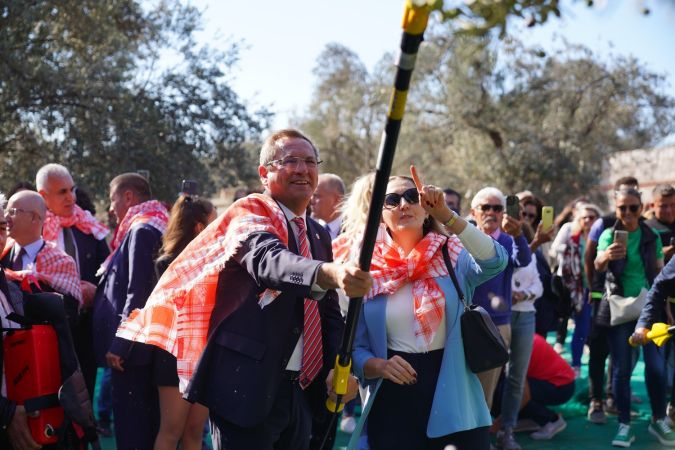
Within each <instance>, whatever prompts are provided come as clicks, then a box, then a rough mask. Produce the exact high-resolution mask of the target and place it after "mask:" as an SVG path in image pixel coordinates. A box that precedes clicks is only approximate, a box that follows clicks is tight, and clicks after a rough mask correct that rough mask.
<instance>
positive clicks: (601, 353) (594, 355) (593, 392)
mask: <svg viewBox="0 0 675 450" xmlns="http://www.w3.org/2000/svg"><path fill="white" fill-rule="evenodd" d="M608 329H609V328H608V327H603V326H601V325H597V324H593V325H592V326H591V332H590V334H589V335H588V348H589V350H590V355H589V359H588V391H589V397H590V398H591V399H592V400H602V398H603V392H604V378H605V361H606V360H607V357H608V356H609V341H608V340H607V332H608Z"/></svg>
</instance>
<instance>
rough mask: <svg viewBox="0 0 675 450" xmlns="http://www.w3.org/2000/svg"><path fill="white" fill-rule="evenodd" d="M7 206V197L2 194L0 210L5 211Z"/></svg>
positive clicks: (0, 194)
mask: <svg viewBox="0 0 675 450" xmlns="http://www.w3.org/2000/svg"><path fill="white" fill-rule="evenodd" d="M6 204H7V197H5V194H3V193H2V192H0V208H2V209H5V205H6ZM0 251H1V250H0Z"/></svg>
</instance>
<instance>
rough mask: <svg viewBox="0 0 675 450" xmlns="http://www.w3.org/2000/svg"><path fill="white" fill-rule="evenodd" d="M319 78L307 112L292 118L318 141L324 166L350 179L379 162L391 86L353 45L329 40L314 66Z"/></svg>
mask: <svg viewBox="0 0 675 450" xmlns="http://www.w3.org/2000/svg"><path fill="white" fill-rule="evenodd" d="M313 73H314V76H315V77H316V79H317V83H316V86H315V89H314V93H313V96H312V99H311V101H310V104H309V107H308V108H307V112H306V114H304V115H302V116H300V117H294V118H292V119H291V122H292V123H293V124H294V125H296V126H298V127H299V128H301V129H302V130H303V131H304V132H306V133H307V134H308V135H309V136H311V137H312V139H313V140H314V141H315V144H316V145H317V147H319V149H320V151H321V155H320V156H321V159H322V160H323V161H324V163H323V167H322V169H321V170H322V171H323V172H334V173H340V174H342V175H343V176H344V177H345V180H346V181H348V182H349V181H351V180H353V179H354V177H356V176H358V175H359V174H360V173H361V172H362V171H363V170H365V169H366V168H369V167H374V166H375V159H376V157H377V150H378V143H379V139H380V134H381V132H382V127H383V124H384V121H385V115H386V106H387V99H388V96H389V92H390V88H389V87H388V82H387V80H386V79H384V78H383V77H382V75H383V74H386V70H382V71H378V72H375V74H371V73H369V72H368V70H367V68H366V67H365V66H364V64H363V63H362V62H361V60H360V59H359V57H358V56H357V55H356V53H354V52H353V51H352V50H350V49H348V48H346V47H344V46H343V45H340V44H328V45H327V46H326V48H325V49H324V50H323V52H321V54H320V55H319V57H318V58H317V61H316V65H315V67H314V70H313Z"/></svg>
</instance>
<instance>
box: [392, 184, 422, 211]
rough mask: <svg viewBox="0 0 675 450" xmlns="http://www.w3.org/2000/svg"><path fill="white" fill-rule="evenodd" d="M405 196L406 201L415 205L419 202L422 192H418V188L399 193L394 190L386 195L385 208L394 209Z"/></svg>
mask: <svg viewBox="0 0 675 450" xmlns="http://www.w3.org/2000/svg"><path fill="white" fill-rule="evenodd" d="M402 198H404V199H405V201H406V202H408V203H410V204H411V205H414V204H416V203H419V201H420V194H419V192H417V188H410V189H408V190H407V191H405V192H404V193H403V194H397V193H395V192H392V193H391V194H387V195H385V196H384V208H385V209H394V208H396V207H397V206H398V205H400V204H401V199H402Z"/></svg>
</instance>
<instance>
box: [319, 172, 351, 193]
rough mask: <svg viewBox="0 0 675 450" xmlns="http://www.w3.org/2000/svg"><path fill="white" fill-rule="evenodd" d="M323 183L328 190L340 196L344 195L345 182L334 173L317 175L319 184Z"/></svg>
mask: <svg viewBox="0 0 675 450" xmlns="http://www.w3.org/2000/svg"><path fill="white" fill-rule="evenodd" d="M322 181H325V182H326V184H327V185H328V187H329V188H331V189H333V190H336V191H338V193H339V194H340V195H345V191H346V189H345V182H344V181H342V178H340V177H339V176H338V175H335V174H334V173H322V174H321V175H319V183H321V182H322Z"/></svg>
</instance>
